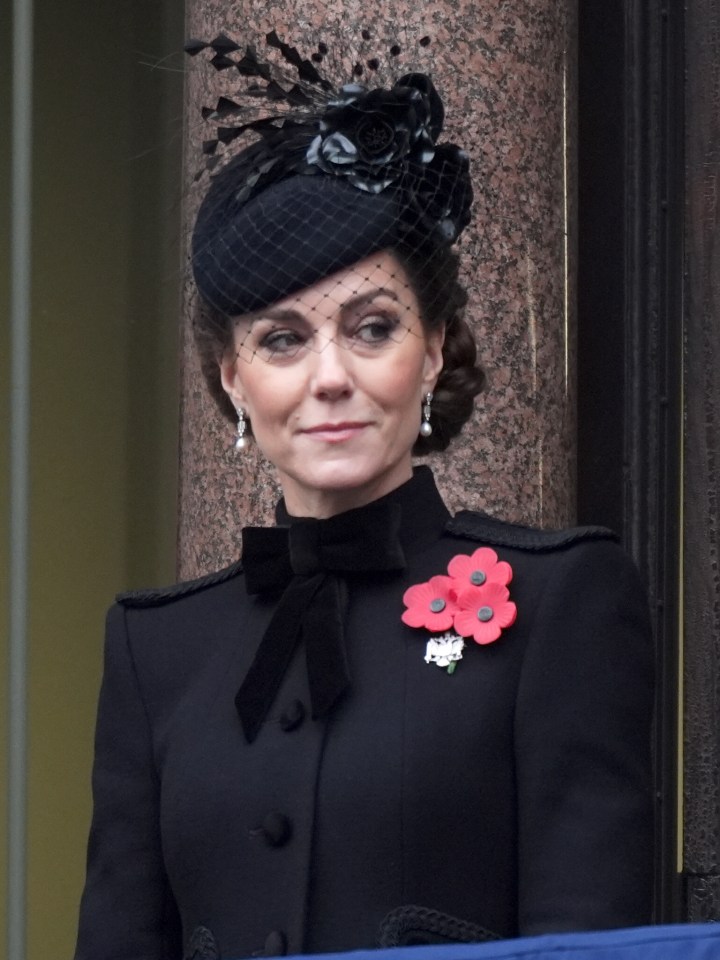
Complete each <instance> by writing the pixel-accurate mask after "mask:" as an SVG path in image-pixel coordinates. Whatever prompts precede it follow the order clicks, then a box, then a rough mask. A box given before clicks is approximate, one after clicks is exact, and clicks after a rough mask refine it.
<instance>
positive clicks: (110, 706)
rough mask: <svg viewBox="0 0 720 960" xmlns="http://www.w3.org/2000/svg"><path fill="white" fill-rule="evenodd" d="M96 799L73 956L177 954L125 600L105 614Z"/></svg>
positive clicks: (164, 958)
mask: <svg viewBox="0 0 720 960" xmlns="http://www.w3.org/2000/svg"><path fill="white" fill-rule="evenodd" d="M93 801H94V807H93V819H92V826H91V830H90V840H89V844H88V856H87V878H86V883H85V890H84V893H83V897H82V903H81V907H80V923H79V931H78V941H77V948H76V953H75V960H130V958H132V960H140V958H142V960H179V957H180V956H181V947H180V945H179V941H180V924H179V919H178V915H177V909H176V907H175V903H174V900H173V898H172V894H171V891H170V887H169V884H168V880H167V877H166V875H165V870H164V866H163V857H162V850H161V843H160V827H159V782H158V777H157V773H156V769H155V764H154V760H153V751H152V742H151V731H150V724H149V720H148V716H147V713H146V711H145V707H144V704H143V701H142V696H141V693H140V689H139V685H138V678H137V675H136V671H135V665H134V663H133V659H132V654H131V651H130V647H129V643H128V637H127V627H126V612H125V610H124V609H123V608H122V607H120V606H115V607H112V608H111V610H110V612H109V614H108V620H107V634H106V642H105V670H104V675H103V682H102V687H101V691H100V702H99V706H98V718H97V728H96V734H95V761H94V766H93Z"/></svg>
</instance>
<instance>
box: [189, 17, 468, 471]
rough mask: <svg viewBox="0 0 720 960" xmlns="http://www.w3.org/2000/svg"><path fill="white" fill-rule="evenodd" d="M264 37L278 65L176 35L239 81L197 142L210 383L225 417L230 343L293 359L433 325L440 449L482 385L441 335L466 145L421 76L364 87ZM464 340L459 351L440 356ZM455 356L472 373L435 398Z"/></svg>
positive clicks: (201, 334) (201, 285)
mask: <svg viewBox="0 0 720 960" xmlns="http://www.w3.org/2000/svg"><path fill="white" fill-rule="evenodd" d="M422 42H424V41H421V43H422ZM267 43H268V45H269V46H270V48H272V49H273V50H274V51H279V54H278V55H279V56H280V57H281V59H282V61H283V62H284V68H283V69H278V67H277V65H276V64H275V65H273V63H272V62H271V59H270V58H268V59H263V58H261V57H260V56H259V55H258V53H257V51H256V49H255V48H254V47H253V46H251V45H248V46H247V47H245V48H244V49H243V48H242V47H241V46H240V44H236V43H235V42H234V41H232V40H230V39H229V38H228V37H226V36H225V35H224V34H222V35H220V36H219V37H218V38H216V40H215V41H212V42H211V43H209V44H208V43H204V42H202V41H189V43H188V45H187V47H186V49H187V51H188V53H190V54H191V55H192V56H196V55H197V54H198V53H200V52H202V51H203V50H206V51H209V52H211V53H212V57H211V63H212V65H213V66H214V67H215V68H216V69H218V70H236V71H237V73H238V74H239V75H240V78H241V79H240V81H239V83H240V84H243V83H244V84H246V86H245V87H244V89H243V90H240V91H239V92H238V93H234V94H233V96H232V97H229V96H223V97H220V98H219V100H218V101H217V103H216V105H215V107H214V108H206V109H204V111H203V116H204V118H205V120H206V121H208V122H209V123H212V124H214V125H216V129H215V133H216V135H215V137H213V138H210V139H208V140H206V141H205V143H204V145H203V150H204V153H205V155H206V157H209V158H210V162H209V167H210V168H211V173H210V182H209V185H208V187H207V189H206V192H205V195H204V197H203V199H202V201H201V204H200V208H199V211H198V215H197V220H196V223H195V227H194V231H193V236H192V249H191V261H192V269H193V275H194V278H195V282H196V285H197V289H198V291H199V293H200V296H201V299H202V301H203V308H202V310H201V311H200V314H199V317H198V321H197V323H196V331H195V332H196V339H197V341H198V345H199V347H200V353H201V361H202V363H203V369H204V371H205V375H206V378H207V379H208V383H209V384H210V388H211V391H212V392H213V394H214V396H215V398H216V400H217V401H218V403H219V405H220V406H221V408H222V409H223V410H224V412H226V413H227V414H228V416H230V417H232V415H233V410H232V405H231V404H230V403H229V401H228V399H227V397H226V396H225V395H224V393H223V390H222V387H221V385H220V381H219V374H218V370H217V367H218V361H220V360H221V359H222V358H223V357H225V358H226V357H227V356H228V355H229V353H228V352H229V351H231V352H232V354H234V356H235V357H237V358H239V359H242V360H245V361H246V362H248V363H252V362H253V361H254V360H255V359H256V358H260V359H262V360H264V361H267V362H273V363H282V364H285V363H290V362H293V361H294V358H295V357H297V356H298V354H301V353H303V352H305V351H308V350H311V351H315V352H317V353H320V352H322V351H324V350H325V349H326V348H327V346H328V345H329V344H339V345H341V346H343V347H346V348H348V349H351V350H353V351H357V353H358V355H360V356H363V357H364V356H378V355H381V354H382V353H383V351H385V350H388V349H392V347H391V345H392V344H397V343H400V342H403V340H404V339H405V338H406V337H407V336H408V335H413V336H415V337H420V338H422V337H425V336H426V335H427V333H428V331H430V330H433V329H435V330H440V329H442V330H446V331H448V332H449V334H450V336H447V337H446V346H447V344H448V343H449V344H450V349H448V350H444V362H445V368H444V372H443V374H442V376H441V379H440V381H439V383H438V391H437V394H438V395H437V398H436V409H438V410H439V409H441V408H442V406H443V404H445V406H446V407H447V417H446V420H447V422H448V424H449V426H448V431H447V436H443V435H442V434H441V432H440V430H438V431H437V433H436V436H435V437H434V441H433V442H434V443H435V446H436V447H438V446H443V445H445V444H446V443H447V440H448V439H449V437H450V436H451V435H453V434H454V433H456V432H457V430H458V429H459V426H460V424H461V423H462V422H464V420H465V419H466V418H467V416H469V413H470V411H471V409H472V397H473V396H474V395H475V394H476V393H477V392H478V390H479V389H480V386H481V384H482V375H481V373H479V372H478V371H477V370H475V367H474V364H475V347H474V344H473V343H472V338H471V336H470V334H469V332H467V329H466V328H465V327H463V328H462V330H461V329H460V327H459V326H458V327H457V331H458V332H457V335H454V334H453V324H455V325H456V326H457V325H458V324H460V322H461V320H460V313H461V309H462V306H463V304H464V292H463V291H462V289H461V288H460V287H459V285H458V283H457V259H456V257H455V256H454V254H453V253H452V250H451V248H452V246H453V244H454V242H455V241H456V240H457V238H458V236H459V235H460V233H461V231H462V230H463V229H464V228H465V226H467V224H468V222H469V220H470V206H471V203H472V187H471V181H470V172H469V160H468V157H467V155H466V154H465V152H464V151H463V150H461V149H460V148H459V147H457V146H456V145H454V144H452V143H446V142H443V141H442V131H443V122H444V108H443V103H442V100H441V98H440V95H439V94H438V92H437V90H436V89H435V86H434V84H433V82H432V80H431V79H430V77H429V76H428V75H427V74H425V73H418V72H413V73H405V74H403V75H401V76H400V77H399V78H398V79H396V80H394V81H392V82H389V83H388V84H386V86H384V87H381V86H377V87H371V86H369V85H365V84H364V83H361V82H358V79H357V70H356V71H354V73H355V79H353V80H352V82H350V83H346V84H345V85H343V86H339V87H337V86H335V85H334V84H332V83H331V82H330V81H328V80H327V79H326V78H325V77H323V76H322V75H321V74H320V72H319V70H318V66H317V64H318V63H319V62H320V60H321V59H322V53H317V54H316V55H315V56H314V57H313V58H312V59H306V58H303V57H302V56H301V55H300V54H299V53H298V52H297V51H296V50H295V48H293V47H290V46H289V45H287V44H285V43H284V42H283V41H281V40H280V39H279V38H278V37H277V36H276V35H275V34H269V35H268V37H267ZM321 46H322V45H321ZM318 50H320V47H319V48H318ZM368 62H371V61H368ZM288 64H289V66H290V68H291V69H290V70H288V69H287V65H288ZM248 141H250V142H248ZM458 337H459V338H460V339H459V340H458ZM460 341H462V344H463V346H462V353H463V357H464V359H462V361H460V360H458V359H453V356H452V355H451V354H452V353H453V351H455V353H456V354H457V353H458V350H457V349H456V346H455V345H454V344H457V343H459V342H460ZM458 356H459V354H458ZM461 365H464V367H467V368H468V369H471V368H472V370H473V371H475V372H473V373H470V374H467V373H466V374H463V376H465V378H466V380H467V377H469V378H470V380H469V381H468V384H469V385H466V386H463V388H462V389H463V390H464V397H465V398H464V399H463V400H462V402H459V401H458V399H457V397H458V396H459V394H458V391H457V389H455V388H453V389H454V393H452V394H451V393H450V392H448V393H447V397H446V398H445V399H444V396H445V395H444V387H443V383H444V382H445V381H448V382H450V381H451V380H452V378H453V377H454V376H456V373H454V372H453V371H454V370H455V369H456V368H459V366H461ZM456 379H457V377H456ZM456 421H457V423H455V422H456ZM419 452H420V451H419Z"/></svg>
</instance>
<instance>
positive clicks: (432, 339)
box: [221, 251, 443, 517]
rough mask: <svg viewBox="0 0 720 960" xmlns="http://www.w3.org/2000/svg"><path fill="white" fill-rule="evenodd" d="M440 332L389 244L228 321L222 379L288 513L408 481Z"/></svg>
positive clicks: (336, 504) (361, 499)
mask: <svg viewBox="0 0 720 960" xmlns="http://www.w3.org/2000/svg"><path fill="white" fill-rule="evenodd" d="M442 342H443V333H442V332H441V331H440V332H435V333H430V334H428V333H426V332H425V330H424V328H423V325H422V321H421V319H420V315H419V309H418V304H417V300H416V298H415V294H414V293H413V291H412V289H411V287H410V284H409V282H408V279H407V276H406V274H405V271H404V270H403V268H402V267H401V266H400V264H399V262H398V261H397V260H396V259H395V257H394V256H393V255H392V254H391V253H390V252H387V251H386V252H382V253H378V254H373V255H372V256H370V257H367V258H366V259H365V260H362V261H360V262H359V263H356V264H355V265H354V266H352V267H350V268H349V269H347V270H340V271H338V273H335V274H333V275H332V276H330V277H326V278H324V279H323V280H320V281H318V282H317V283H315V284H313V286H311V287H308V288H307V289H305V290H302V291H301V292H300V293H298V294H296V295H293V296H291V297H288V298H286V299H284V300H281V301H279V302H278V303H275V304H273V305H272V306H271V307H268V308H267V309H266V310H264V311H262V312H261V313H258V314H253V315H251V316H248V317H243V318H239V319H238V320H237V321H236V327H235V337H234V350H233V351H231V352H230V353H229V355H228V356H227V357H226V358H225V359H224V360H223V362H222V364H221V374H222V382H223V386H224V388H225V390H226V391H227V393H228V395H229V396H230V399H231V400H232V402H233V403H234V404H235V406H236V407H240V408H242V409H243V410H244V411H245V414H246V416H247V417H248V418H249V420H250V422H251V424H252V429H253V435H254V437H255V440H256V441H257V443H258V445H259V447H260V449H261V450H262V452H263V453H264V455H265V456H266V457H267V458H268V459H269V460H270V461H271V463H273V464H274V465H275V467H276V468H277V470H278V473H279V476H280V482H281V484H282V487H283V493H284V495H285V501H286V505H287V508H288V511H289V512H290V513H291V514H292V515H295V516H315V517H326V516H332V515H333V514H335V513H339V512H341V511H343V510H348V509H351V508H353V507H357V506H362V505H363V504H365V503H369V502H370V501H371V500H375V499H377V498H378V497H380V496H383V495H384V494H386V493H389V492H390V491H391V490H394V489H395V487H397V486H399V485H400V484H401V483H404V482H405V481H406V480H409V479H410V477H411V475H412V465H411V452H410V451H411V449H412V446H413V444H414V443H415V440H416V439H417V436H418V430H419V427H420V421H421V406H422V402H423V398H424V395H425V394H426V393H427V392H428V391H429V390H432V389H433V387H434V385H435V381H436V380H437V377H438V374H439V373H440V369H441V367H442Z"/></svg>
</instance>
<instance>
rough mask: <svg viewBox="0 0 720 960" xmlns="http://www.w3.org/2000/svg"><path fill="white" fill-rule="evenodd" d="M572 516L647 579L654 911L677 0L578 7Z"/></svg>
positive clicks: (667, 558) (669, 593)
mask: <svg viewBox="0 0 720 960" xmlns="http://www.w3.org/2000/svg"><path fill="white" fill-rule="evenodd" d="M578 6H579V50H578V61H579V76H578V82H579V103H578V149H579V169H578V191H579V196H578V200H579V203H578V395H579V407H578V503H577V510H578V521H579V522H580V523H602V524H605V525H606V526H609V527H612V528H613V529H615V530H617V531H618V532H619V533H620V535H621V537H622V540H623V543H624V545H625V547H626V549H628V550H629V552H630V553H631V554H632V556H633V557H634V559H635V561H636V563H637V564H638V567H639V568H640V571H641V573H642V575H643V577H644V579H645V581H646V584H647V587H648V592H649V595H650V602H651V613H652V617H653V621H654V627H655V638H656V650H657V653H656V661H657V680H658V699H657V718H658V720H657V731H656V737H655V750H656V758H657V763H656V767H657V782H656V795H657V801H658V803H657V810H658V817H657V831H656V851H657V884H656V890H657V895H656V920H657V921H658V922H670V921H674V920H680V919H683V916H682V912H683V911H682V906H681V903H680V883H679V869H681V865H679V864H678V853H677V849H678V841H677V830H678V828H677V818H678V801H677V790H678V776H677V757H678V746H677V745H678V719H677V717H678V702H679V696H678V684H679V668H678V664H679V629H680V627H679V624H680V616H681V610H680V600H679V597H680V582H681V567H680V563H681V551H680V536H681V534H680V511H681V501H682V486H681V470H682V461H681V454H682V337H683V316H682V311H683V304H682V300H683V190H684V170H683V120H684V113H683V110H684V105H683V98H684V85H683V76H684V45H683V9H682V4H675V5H672V4H668V3H661V2H660V0H626V2H622V0H584V2H582V3H580V4H579V5H578Z"/></svg>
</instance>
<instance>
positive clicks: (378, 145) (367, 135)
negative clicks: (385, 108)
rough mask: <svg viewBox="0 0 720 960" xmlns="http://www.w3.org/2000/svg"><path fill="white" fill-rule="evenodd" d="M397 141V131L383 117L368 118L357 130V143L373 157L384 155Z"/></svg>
mask: <svg viewBox="0 0 720 960" xmlns="http://www.w3.org/2000/svg"><path fill="white" fill-rule="evenodd" d="M394 140H395V131H394V130H393V128H392V127H391V126H390V124H389V123H388V122H387V121H386V120H383V119H382V118H381V117H367V118H366V119H365V120H363V121H362V123H360V125H359V126H358V129H357V142H358V145H359V146H360V148H361V149H362V150H364V151H365V152H366V153H369V154H371V155H374V154H378V153H383V151H385V150H387V148H388V147H389V146H390V145H391V144H392V143H393V142H394Z"/></svg>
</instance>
